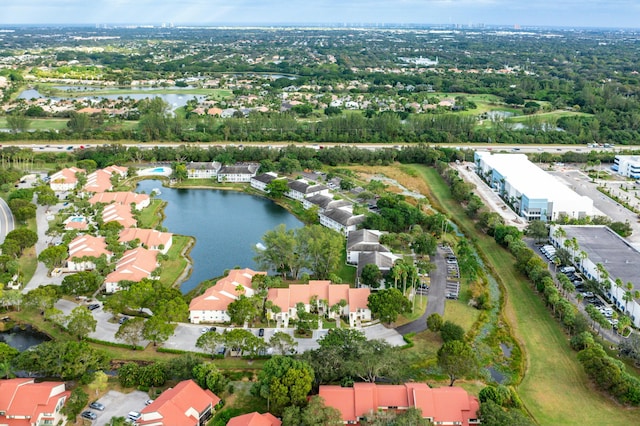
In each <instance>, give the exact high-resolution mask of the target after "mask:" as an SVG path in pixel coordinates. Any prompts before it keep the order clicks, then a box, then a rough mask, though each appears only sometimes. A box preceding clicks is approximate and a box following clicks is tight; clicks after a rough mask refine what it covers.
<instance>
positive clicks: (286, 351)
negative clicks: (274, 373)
mask: <svg viewBox="0 0 640 426" xmlns="http://www.w3.org/2000/svg"><path fill="white" fill-rule="evenodd" d="M269 345H270V346H271V347H272V348H273V350H274V351H275V352H276V353H278V354H279V355H291V354H294V353H296V347H297V346H298V342H296V340H295V339H294V338H293V337H292V336H291V335H290V334H288V333H285V332H284V331H276V332H275V333H273V336H271V339H269Z"/></svg>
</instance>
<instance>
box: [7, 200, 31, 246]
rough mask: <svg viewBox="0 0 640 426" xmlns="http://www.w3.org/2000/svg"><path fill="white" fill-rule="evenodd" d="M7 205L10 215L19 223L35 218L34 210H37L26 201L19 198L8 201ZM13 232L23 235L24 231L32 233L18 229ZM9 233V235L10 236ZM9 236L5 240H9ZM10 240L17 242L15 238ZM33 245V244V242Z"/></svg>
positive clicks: (24, 229)
mask: <svg viewBox="0 0 640 426" xmlns="http://www.w3.org/2000/svg"><path fill="white" fill-rule="evenodd" d="M8 204H9V208H10V209H11V213H13V215H14V216H15V218H16V220H17V221H19V222H22V223H24V222H26V221H27V219H32V218H34V217H36V210H37V207H36V205H35V204H33V203H31V202H29V201H27V200H23V199H21V198H14V199H12V200H10V201H9V203H8ZM14 231H20V232H22V233H24V232H25V231H29V232H32V233H33V231H31V230H29V229H27V228H18V229H15V230H14ZM11 232H13V231H11ZM11 232H10V233H9V234H11ZM9 234H7V238H9ZM12 239H15V240H18V239H17V238H12ZM37 240H38V236H37V234H36V241H37ZM33 244H35V242H34V243H33ZM33 244H30V245H28V246H26V247H31V246H32V245H33ZM26 247H24V248H26ZM24 248H23V249H24Z"/></svg>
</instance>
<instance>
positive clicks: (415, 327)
mask: <svg viewBox="0 0 640 426" xmlns="http://www.w3.org/2000/svg"><path fill="white" fill-rule="evenodd" d="M431 260H432V261H433V263H434V264H435V265H436V267H435V268H434V269H433V270H432V271H431V272H429V278H430V284H429V297H428V299H427V309H425V311H424V314H422V316H421V317H420V318H418V319H417V320H414V321H411V322H410V323H407V324H404V325H401V326H400V327H397V328H396V331H397V332H398V333H400V334H401V335H403V336H404V335H405V334H408V333H420V332H422V331H425V330H426V329H427V318H428V317H429V315H431V314H434V313H437V314H440V316H444V302H445V290H446V287H447V264H446V262H445V259H444V249H442V248H441V247H440V246H438V249H437V250H436V254H435V255H434V256H433V257H432V259H431Z"/></svg>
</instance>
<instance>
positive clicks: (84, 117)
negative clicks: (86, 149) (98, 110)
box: [67, 112, 91, 133]
mask: <svg viewBox="0 0 640 426" xmlns="http://www.w3.org/2000/svg"><path fill="white" fill-rule="evenodd" d="M67 127H68V128H69V130H71V131H72V132H73V133H84V132H86V131H88V130H90V129H91V118H90V117H89V114H83V113H77V112H72V113H71V118H70V119H69V121H67Z"/></svg>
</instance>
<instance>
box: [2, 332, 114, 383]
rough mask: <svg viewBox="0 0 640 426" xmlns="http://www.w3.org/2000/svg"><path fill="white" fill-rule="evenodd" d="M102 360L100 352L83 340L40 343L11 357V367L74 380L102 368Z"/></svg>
mask: <svg viewBox="0 0 640 426" xmlns="http://www.w3.org/2000/svg"><path fill="white" fill-rule="evenodd" d="M106 363H107V356H106V354H105V353H104V352H102V351H99V350H96V349H94V348H92V347H91V346H89V344H88V343H87V342H76V341H68V342H55V341H49V342H44V343H41V344H39V345H37V346H34V347H32V348H30V349H29V350H28V351H24V352H21V353H20V355H18V356H17V357H16V358H15V359H14V366H15V367H16V368H17V369H19V370H24V371H28V372H31V373H34V372H37V373H40V374H42V375H44V376H48V377H59V378H61V379H62V380H71V379H76V378H78V377H80V376H82V375H83V374H85V373H86V372H88V371H96V370H102V369H103V368H105V367H106Z"/></svg>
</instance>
